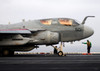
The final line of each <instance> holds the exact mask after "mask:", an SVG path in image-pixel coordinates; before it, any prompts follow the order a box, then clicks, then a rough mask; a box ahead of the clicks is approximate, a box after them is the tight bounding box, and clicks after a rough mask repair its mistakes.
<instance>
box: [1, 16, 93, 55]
mask: <svg viewBox="0 0 100 71" xmlns="http://www.w3.org/2000/svg"><path fill="white" fill-rule="evenodd" d="M88 17H94V16H86V17H85V18H84V20H83V22H82V23H78V22H77V21H76V20H74V19H70V18H49V19H39V20H33V21H27V22H25V21H24V22H21V23H17V24H9V25H1V26H0V55H1V56H9V55H10V56H11V55H14V51H30V50H32V49H34V48H37V45H54V44H58V43H59V42H73V41H79V40H81V39H84V38H87V37H90V36H91V35H93V33H94V31H93V30H92V29H91V28H90V27H88V26H85V25H84V24H85V21H86V19H87V18H88ZM60 52H61V51H60ZM60 55H62V54H60Z"/></svg>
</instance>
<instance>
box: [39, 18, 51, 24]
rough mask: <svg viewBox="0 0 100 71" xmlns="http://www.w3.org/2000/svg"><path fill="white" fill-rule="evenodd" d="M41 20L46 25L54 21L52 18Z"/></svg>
mask: <svg viewBox="0 0 100 71" xmlns="http://www.w3.org/2000/svg"><path fill="white" fill-rule="evenodd" d="M40 22H41V23H42V24H44V25H51V22H52V20H50V19H48V20H47V19H46V20H40Z"/></svg>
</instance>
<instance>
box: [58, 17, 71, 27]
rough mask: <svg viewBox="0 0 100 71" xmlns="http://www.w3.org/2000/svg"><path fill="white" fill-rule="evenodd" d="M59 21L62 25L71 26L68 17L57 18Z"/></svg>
mask: <svg viewBox="0 0 100 71" xmlns="http://www.w3.org/2000/svg"><path fill="white" fill-rule="evenodd" d="M59 23H60V24H62V25H66V26H71V25H72V20H70V19H59Z"/></svg>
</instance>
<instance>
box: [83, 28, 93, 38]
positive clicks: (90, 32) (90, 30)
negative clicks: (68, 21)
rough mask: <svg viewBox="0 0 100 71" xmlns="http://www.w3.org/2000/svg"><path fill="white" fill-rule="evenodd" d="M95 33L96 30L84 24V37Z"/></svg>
mask: <svg viewBox="0 0 100 71" xmlns="http://www.w3.org/2000/svg"><path fill="white" fill-rule="evenodd" d="M93 34H94V30H93V29H92V28H90V27H88V26H84V38H87V37H90V36H91V35H93Z"/></svg>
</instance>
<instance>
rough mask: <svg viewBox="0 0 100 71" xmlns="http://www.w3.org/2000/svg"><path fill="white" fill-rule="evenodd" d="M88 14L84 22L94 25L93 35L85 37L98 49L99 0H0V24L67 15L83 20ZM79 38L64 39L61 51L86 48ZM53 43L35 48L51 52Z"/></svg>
mask: <svg viewBox="0 0 100 71" xmlns="http://www.w3.org/2000/svg"><path fill="white" fill-rule="evenodd" d="M88 15H93V16H96V17H95V18H89V19H88V20H87V21H86V23H85V25H87V26H90V27H91V28H93V29H94V31H95V32H94V35H93V36H91V37H90V38H88V39H89V40H90V41H91V42H92V45H93V47H92V52H100V45H99V44H100V0H0V24H8V22H11V24H14V23H17V22H20V21H22V19H25V20H26V21H28V20H34V19H42V18H57V17H66V18H73V19H77V20H78V21H80V22H82V20H83V18H84V17H85V16H88ZM86 40H87V39H85V40H82V41H79V42H75V43H73V44H70V43H66V45H65V46H66V47H65V48H64V52H86V45H83V44H81V43H82V42H84V41H86ZM52 50H53V48H52V47H45V46H40V48H39V49H37V50H36V49H35V50H33V51H34V52H50V51H52Z"/></svg>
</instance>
